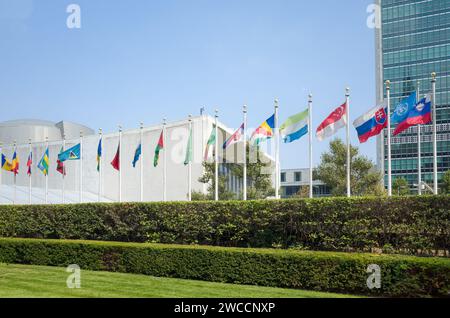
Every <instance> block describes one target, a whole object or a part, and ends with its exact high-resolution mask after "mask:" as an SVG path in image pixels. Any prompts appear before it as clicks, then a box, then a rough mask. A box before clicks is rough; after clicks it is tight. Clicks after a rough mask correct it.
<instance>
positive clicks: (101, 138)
mask: <svg viewBox="0 0 450 318" xmlns="http://www.w3.org/2000/svg"><path fill="white" fill-rule="evenodd" d="M98 134H99V140H98V142H100V141H101V142H102V155H101V156H100V158H99V159H98V202H100V201H101V197H102V170H103V169H102V159H103V132H102V129H101V128H100V129H99V132H98ZM97 147H98V145H97ZM97 152H98V149H97ZM97 155H98V153H97Z"/></svg>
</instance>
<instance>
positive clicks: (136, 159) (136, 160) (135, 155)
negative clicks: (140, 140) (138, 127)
mask: <svg viewBox="0 0 450 318" xmlns="http://www.w3.org/2000/svg"><path fill="white" fill-rule="evenodd" d="M141 148H142V147H141V144H139V146H138V147H137V148H136V152H135V153H134V159H133V168H136V163H137V162H138V161H139V157H140V156H141Z"/></svg>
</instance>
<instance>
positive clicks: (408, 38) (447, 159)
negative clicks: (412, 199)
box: [376, 0, 450, 189]
mask: <svg viewBox="0 0 450 318" xmlns="http://www.w3.org/2000/svg"><path fill="white" fill-rule="evenodd" d="M376 2H377V4H378V5H380V7H381V29H377V30H376V53H377V54H376V56H377V100H378V103H381V102H382V101H383V99H385V98H386V90H385V87H384V83H385V81H386V80H389V81H390V82H391V111H393V110H394V109H395V106H396V105H397V104H398V102H399V101H400V100H401V99H403V98H404V97H407V96H408V95H410V94H411V93H412V92H413V91H415V90H416V89H417V88H419V90H420V95H423V94H427V93H431V73H432V72H436V73H437V77H436V105H437V108H436V109H437V116H436V117H437V153H438V159H437V164H438V179H439V180H440V179H441V178H442V175H443V173H444V172H446V171H447V170H450V0H377V1H376ZM392 129H394V127H392ZM421 132H422V134H421V148H422V149H421V157H422V169H421V170H422V181H424V182H426V183H427V184H428V185H430V186H431V187H432V184H433V144H432V126H431V125H425V126H421ZM386 136H387V135H386V131H385V135H384V142H383V138H382V137H381V136H379V137H378V140H377V163H378V165H379V167H380V168H381V169H384V171H385V176H387V145H386ZM417 139H418V136H417V127H411V128H409V129H408V130H407V131H405V132H404V133H402V134H400V135H398V136H396V137H392V140H391V145H392V157H391V158H392V180H393V181H394V180H395V179H396V178H399V177H401V178H405V179H406V180H407V181H408V183H409V185H410V187H411V188H412V189H417V188H416V186H415V185H416V184H417V182H418V164H417V161H418V155H417V151H418V146H417ZM383 144H384V145H383ZM385 183H386V185H387V177H385Z"/></svg>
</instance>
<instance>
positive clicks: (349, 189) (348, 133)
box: [345, 87, 352, 197]
mask: <svg viewBox="0 0 450 318" xmlns="http://www.w3.org/2000/svg"><path fill="white" fill-rule="evenodd" d="M345 91H346V92H345V102H346V118H347V127H346V128H347V197H351V195H352V191H351V184H350V171H351V170H350V169H351V167H350V164H351V162H350V161H351V158H350V88H348V87H347V88H346V90H345Z"/></svg>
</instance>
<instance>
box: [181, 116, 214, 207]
mask: <svg viewBox="0 0 450 318" xmlns="http://www.w3.org/2000/svg"><path fill="white" fill-rule="evenodd" d="M191 137H192V115H189V138H190V139H191ZM216 137H217V136H216ZM190 142H191V143H192V139H191V140H190ZM192 146H193V145H192V144H188V147H191V148H192ZM188 151H192V149H188ZM191 156H192V153H191ZM191 200H192V158H189V162H188V201H191Z"/></svg>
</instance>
